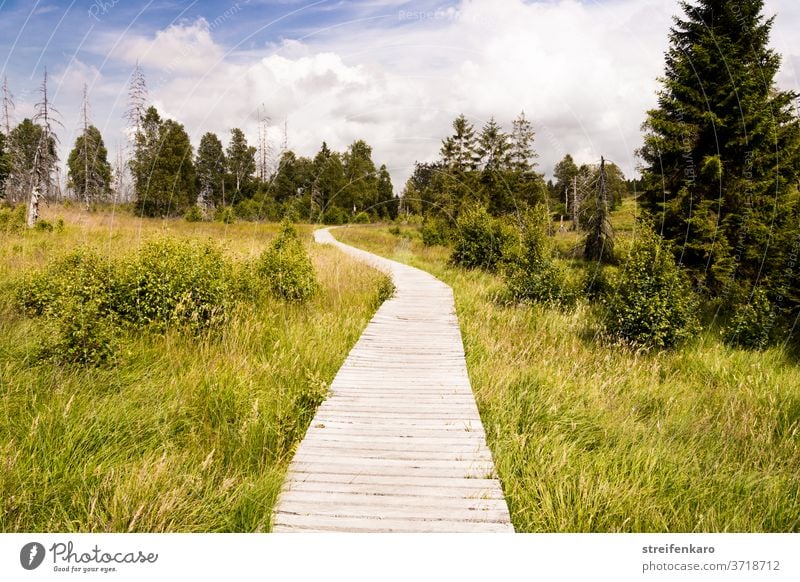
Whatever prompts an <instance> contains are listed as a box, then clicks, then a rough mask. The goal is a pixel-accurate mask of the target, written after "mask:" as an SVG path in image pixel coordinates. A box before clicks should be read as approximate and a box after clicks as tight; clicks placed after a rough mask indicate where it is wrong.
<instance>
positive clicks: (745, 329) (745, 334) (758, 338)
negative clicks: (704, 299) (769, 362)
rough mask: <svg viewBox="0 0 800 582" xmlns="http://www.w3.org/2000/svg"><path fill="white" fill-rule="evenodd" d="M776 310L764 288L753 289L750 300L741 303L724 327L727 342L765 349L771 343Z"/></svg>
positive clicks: (739, 345) (755, 348)
mask: <svg viewBox="0 0 800 582" xmlns="http://www.w3.org/2000/svg"><path fill="white" fill-rule="evenodd" d="M774 324H775V312H774V311H773V309H772V304H771V303H770V301H769V298H768V297H767V294H766V292H765V291H764V290H763V289H762V288H760V287H759V288H757V289H756V290H755V291H753V294H752V296H751V297H749V301H748V302H746V303H745V302H742V303H739V304H738V305H737V306H736V307H735V309H734V313H733V317H732V318H731V321H730V323H729V324H728V325H727V326H726V327H725V328H724V329H723V338H724V340H725V343H727V344H728V345H731V346H736V347H741V348H748V349H753V350H763V349H764V348H766V347H767V346H768V345H769V343H770V334H771V332H772V329H773V327H774Z"/></svg>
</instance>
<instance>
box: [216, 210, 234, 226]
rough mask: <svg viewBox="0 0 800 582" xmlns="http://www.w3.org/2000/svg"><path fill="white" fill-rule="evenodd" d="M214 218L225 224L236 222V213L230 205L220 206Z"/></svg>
mask: <svg viewBox="0 0 800 582" xmlns="http://www.w3.org/2000/svg"><path fill="white" fill-rule="evenodd" d="M214 220H216V221H217V222H221V223H223V224H233V223H234V222H236V215H235V214H234V213H233V209H232V208H231V207H230V206H220V207H219V208H217V210H216V211H215V212H214Z"/></svg>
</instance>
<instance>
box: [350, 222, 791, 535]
mask: <svg viewBox="0 0 800 582" xmlns="http://www.w3.org/2000/svg"><path fill="white" fill-rule="evenodd" d="M394 232H395V233H396V234H394V235H393V234H391V233H390V232H389V231H388V230H387V229H385V228H368V227H357V228H353V227H350V228H346V229H339V230H337V231H335V234H336V237H337V238H339V239H340V240H341V241H342V242H345V243H348V244H352V245H354V246H357V247H359V248H364V249H367V250H371V251H373V252H376V253H378V254H381V255H383V256H387V257H389V258H393V259H396V260H400V261H403V262H406V263H409V264H412V265H414V266H417V267H420V268H423V269H426V270H428V271H430V272H432V273H433V274H434V275H436V276H437V277H439V278H441V279H442V280H443V281H445V282H447V283H448V284H450V285H451V286H452V287H453V289H454V292H455V298H456V307H457V312H458V317H459V322H460V324H461V329H462V333H463V337H464V344H465V350H466V357H467V366H468V369H469V373H470V378H471V381H472V386H473V390H474V392H475V396H476V400H477V403H478V407H479V409H480V412H481V417H482V419H483V422H484V425H485V428H486V432H487V440H488V444H489V446H490V448H491V450H492V453H493V455H494V459H495V463H496V465H497V469H498V472H499V475H500V478H501V480H502V483H503V488H504V491H505V494H506V497H507V499H508V502H509V506H510V510H511V515H512V520H513V522H514V526H515V527H516V529H517V530H518V531H525V532H545V531H546V532H553V531H556V532H665V531H668V532H723V531H724V532H788V531H794V532H797V531H800V367H799V366H798V364H797V362H796V361H793V360H792V359H791V358H789V357H787V356H786V355H785V354H784V353H783V352H781V351H780V350H777V349H773V350H768V351H765V352H760V353H758V352H747V351H744V350H739V349H732V348H729V347H726V346H725V345H723V344H722V342H721V341H720V340H719V338H718V336H716V335H715V334H714V333H713V332H708V333H706V334H704V335H701V336H699V337H697V338H696V339H695V341H693V342H691V343H690V344H689V345H688V346H686V347H684V348H683V349H680V350H678V351H670V352H661V353H649V354H642V353H635V352H632V351H629V350H625V349H621V348H617V347H611V346H608V345H604V344H602V343H601V342H598V341H595V333H596V330H597V323H598V318H597V314H596V313H594V312H593V311H592V308H591V307H590V306H589V305H587V304H586V303H579V304H578V306H577V307H576V308H575V309H571V310H568V311H564V310H559V309H551V308H546V307H541V306H533V307H528V306H526V307H520V306H514V305H507V304H505V303H504V302H502V301H499V300H498V299H497V298H498V296H499V294H500V291H501V289H502V286H503V284H502V281H501V280H500V279H499V277H497V276H495V275H490V274H486V273H482V272H478V271H469V272H468V271H462V270H459V269H456V268H453V267H451V266H449V265H448V262H447V259H448V256H449V251H448V250H447V249H445V248H444V247H430V248H425V247H424V246H423V245H422V244H421V241H420V240H419V237H418V234H417V233H416V232H415V230H413V229H401V230H400V231H399V232H398V230H397V229H394Z"/></svg>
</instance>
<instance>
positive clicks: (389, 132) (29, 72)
mask: <svg viewBox="0 0 800 582" xmlns="http://www.w3.org/2000/svg"><path fill="white" fill-rule="evenodd" d="M732 1H734V0H732ZM765 11H766V13H767V14H768V15H775V16H776V20H775V26H774V29H773V34H772V45H773V47H774V48H775V49H776V50H778V51H779V52H780V53H781V54H782V55H783V67H782V69H781V72H780V74H779V77H778V84H779V85H780V86H781V87H782V88H784V89H793V90H796V91H800V83H799V82H798V79H800V76H799V75H798V74H799V73H800V36H798V35H797V34H796V31H797V30H798V29H800V2H797V0H766V2H765ZM679 13H680V8H679V6H678V2H677V0H585V1H578V0H546V1H535V0H528V1H523V0H454V1H446V0H441V1H436V0H420V1H415V2H405V1H400V0H363V1H352V0H299V1H298V0H277V1H266V0H238V1H236V0H234V1H231V0H206V1H204V0H195V1H156V0H151V1H149V2H139V1H133V0H68V1H53V0H35V1H33V0H15V1H12V0H0V63H2V73H0V75H2V76H6V77H7V79H8V87H9V89H10V90H11V92H12V93H13V94H14V97H15V105H16V107H15V110H14V112H13V116H12V117H13V121H16V122H19V121H21V120H22V119H23V118H25V117H30V116H31V115H32V113H33V109H34V104H35V103H36V102H37V101H38V90H39V86H40V85H41V82H42V77H43V74H44V70H45V67H46V68H47V72H48V76H49V90H50V98H51V100H52V102H53V103H54V105H55V107H56V108H57V109H58V111H59V113H60V119H61V122H62V123H63V128H60V129H59V130H58V135H59V138H60V142H61V158H62V163H63V161H64V160H65V159H66V157H67V154H68V151H69V148H71V146H72V145H73V144H74V141H75V138H76V137H77V135H78V132H79V128H80V126H81V124H80V108H81V95H82V91H83V87H84V84H86V85H87V87H88V92H89V100H90V119H91V121H92V123H93V124H94V125H96V126H97V127H98V128H100V130H101V132H102V134H103V136H104V139H105V141H106V145H107V147H108V149H109V152H110V153H111V155H110V157H113V156H114V153H115V152H116V151H117V148H124V147H125V144H126V137H125V135H126V134H125V131H124V129H125V121H124V119H123V117H124V113H125V110H126V109H127V91H128V83H129V79H130V75H131V72H132V70H133V67H134V66H135V64H136V63H137V62H138V63H139V65H140V67H141V68H142V70H143V72H144V74H145V77H146V81H147V85H148V90H149V98H150V101H151V103H152V104H154V105H155V106H156V107H157V108H158V109H159V112H160V113H161V114H162V116H166V117H170V118H173V119H176V120H177V121H179V122H180V123H183V124H184V126H185V128H186V130H187V132H188V133H189V135H190V137H191V139H192V143H193V144H194V145H195V147H196V146H197V144H198V143H199V141H200V137H201V136H202V135H203V134H204V133H205V132H207V131H213V132H215V133H217V134H218V135H219V136H220V137H221V138H222V139H223V142H227V138H228V136H229V132H230V129H231V128H233V127H240V128H241V129H243V130H244V131H245V134H246V135H247V136H248V138H249V140H250V142H251V144H253V145H255V143H256V140H257V134H258V117H259V110H263V111H266V113H267V115H268V116H269V118H270V120H271V125H270V142H271V146H272V148H273V150H274V151H278V150H279V149H280V147H281V144H282V141H283V137H282V136H283V132H284V128H285V129H286V135H287V137H288V145H289V147H290V148H291V149H293V150H294V151H295V152H297V153H298V154H301V155H309V156H313V155H314V153H315V152H316V151H317V150H318V149H319V147H320V145H321V143H322V141H323V140H324V141H326V142H327V143H328V145H329V146H330V147H331V148H333V149H338V150H344V149H345V148H346V147H347V145H348V144H350V143H352V142H353V141H354V140H356V139H364V140H366V141H367V142H368V143H369V144H370V145H372V147H373V159H374V161H375V162H376V164H378V165H380V164H386V165H387V167H388V168H389V170H390V172H391V175H392V179H393V182H394V187H395V191H396V192H397V193H400V192H401V190H402V186H403V183H404V182H405V180H406V179H407V177H408V176H409V175H410V173H411V172H412V171H413V167H414V162H415V161H433V160H435V159H436V158H437V157H438V152H439V148H440V146H441V140H442V138H444V137H445V136H447V135H448V134H449V133H450V132H451V127H450V126H451V123H452V121H453V119H454V118H455V117H456V116H457V115H458V114H460V113H463V114H464V115H466V116H467V118H468V119H469V120H470V121H472V123H473V124H474V125H475V126H476V127H477V128H480V127H481V126H482V125H483V124H484V123H486V121H487V120H488V119H489V118H490V117H492V116H494V117H495V118H496V120H497V121H498V122H499V123H501V124H502V125H503V126H505V127H506V128H507V129H510V125H511V121H512V120H513V119H514V118H515V117H516V116H517V115H518V114H519V113H520V112H521V111H524V113H525V115H526V117H527V118H528V119H530V120H531V121H532V122H533V124H534V128H535V130H536V133H537V138H536V144H535V147H536V150H537V152H538V154H539V160H538V161H539V170H540V171H541V172H543V173H545V174H546V175H548V176H549V175H550V174H551V172H552V168H553V166H554V165H555V163H556V162H557V161H558V160H560V159H561V158H562V157H563V156H564V155H565V154H567V153H570V154H572V155H573V157H574V158H575V159H576V160H577V161H578V162H579V163H590V162H596V161H599V158H600V156H601V155H603V156H605V157H606V159H609V160H611V161H613V162H615V163H617V164H618V165H619V166H620V167H621V168H622V169H623V171H624V172H625V173H626V174H627V175H633V174H635V172H636V168H637V166H638V163H639V162H638V160H637V158H636V155H635V152H636V149H637V148H639V147H640V146H641V130H640V127H641V124H642V122H643V121H644V119H645V115H646V111H647V110H648V109H650V108H652V107H653V106H654V105H655V103H656V91H657V90H658V88H659V85H658V81H657V79H658V77H659V76H660V75H661V74H662V73H663V67H664V57H663V53H664V50H665V49H666V47H667V41H668V38H667V37H668V33H669V27H670V24H671V19H672V17H673V15H676V14H679Z"/></svg>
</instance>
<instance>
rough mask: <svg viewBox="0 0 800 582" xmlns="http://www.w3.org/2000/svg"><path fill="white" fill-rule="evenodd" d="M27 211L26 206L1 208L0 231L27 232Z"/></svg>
mask: <svg viewBox="0 0 800 582" xmlns="http://www.w3.org/2000/svg"><path fill="white" fill-rule="evenodd" d="M26 212H27V209H26V208H25V205H24V204H18V205H17V206H11V207H8V208H0V231H3V232H21V231H23V230H25V214H26Z"/></svg>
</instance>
